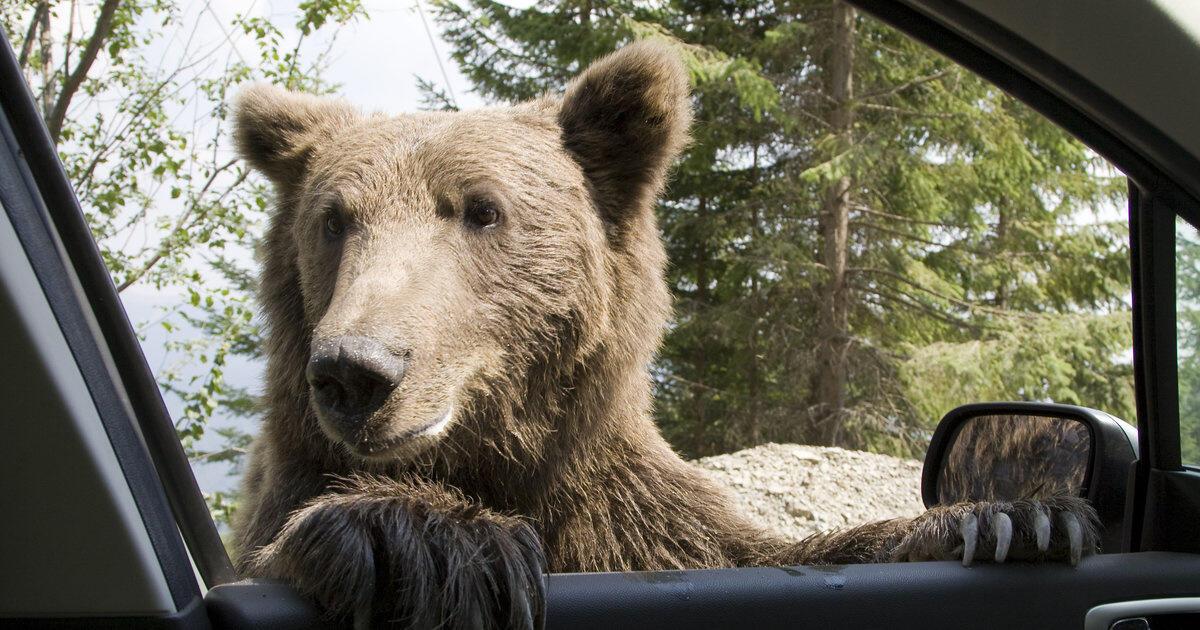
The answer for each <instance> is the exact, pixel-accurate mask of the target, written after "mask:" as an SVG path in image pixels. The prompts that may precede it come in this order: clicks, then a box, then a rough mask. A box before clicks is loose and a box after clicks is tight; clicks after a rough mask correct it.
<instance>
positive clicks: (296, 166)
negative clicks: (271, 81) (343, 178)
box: [233, 84, 359, 189]
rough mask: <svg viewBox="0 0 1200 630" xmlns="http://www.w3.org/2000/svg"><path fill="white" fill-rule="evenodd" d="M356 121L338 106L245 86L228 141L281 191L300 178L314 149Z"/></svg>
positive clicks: (347, 109) (349, 111)
mask: <svg viewBox="0 0 1200 630" xmlns="http://www.w3.org/2000/svg"><path fill="white" fill-rule="evenodd" d="M358 116H359V115H358V113H357V112H356V111H355V110H354V108H353V107H351V106H350V105H348V104H346V103H344V102H342V101H338V100H335V99H329V98H321V97H318V96H313V95H311V94H299V93H296V92H289V91H287V90H284V89H282V88H278V87H275V86H272V85H267V84H256V85H251V86H249V87H247V88H244V89H243V90H242V91H241V92H240V93H239V94H238V96H237V99H236V100H235V102H234V107H233V129H234V141H235V143H236V144H237V149H238V153H240V154H241V156H242V157H243V158H245V159H246V161H248V162H249V163H250V165H251V166H252V167H254V168H255V169H257V170H258V171H260V172H262V173H263V174H264V175H266V176H267V177H268V178H269V179H270V180H271V181H272V183H274V184H275V185H276V186H277V187H278V188H280V189H287V188H289V187H291V186H294V185H295V183H296V182H298V181H300V178H301V177H302V176H303V175H304V170H305V168H306V167H307V164H308V159H309V157H310V156H311V155H312V152H313V150H314V148H315V147H316V146H317V145H318V144H319V143H320V142H322V141H323V140H326V139H329V138H332V137H333V136H334V134H335V133H336V131H337V130H338V129H339V128H342V127H345V126H347V125H349V124H350V123H351V122H353V121H354V120H355V119H357V118H358Z"/></svg>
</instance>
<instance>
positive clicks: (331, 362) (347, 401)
mask: <svg viewBox="0 0 1200 630" xmlns="http://www.w3.org/2000/svg"><path fill="white" fill-rule="evenodd" d="M407 367H408V360H407V356H405V355H397V354H396V353H394V352H392V351H391V350H390V349H389V348H388V347H387V346H385V345H383V344H382V343H380V342H379V341H376V340H374V339H372V338H370V337H363V336H357V335H348V336H343V337H334V338H332V339H320V340H317V341H315V342H313V345H312V355H311V356H310V357H309V360H308V369H307V370H306V373H305V376H307V378H308V384H309V385H310V386H311V387H312V390H313V398H315V399H316V402H317V405H318V406H319V407H320V408H321V411H322V412H323V413H324V415H325V416H326V417H327V418H328V419H330V420H333V421H334V423H335V424H338V425H340V426H339V428H340V429H343V430H353V429H357V428H359V427H360V426H361V425H362V424H363V423H364V422H365V420H366V419H367V417H368V416H369V415H370V414H371V412H373V411H375V410H376V409H379V408H380V407H382V406H383V403H384V401H386V400H387V397H388V395H389V394H391V393H392V391H393V390H395V389H396V387H397V386H398V385H400V381H402V380H403V379H404V371H405V369H406V368H407Z"/></svg>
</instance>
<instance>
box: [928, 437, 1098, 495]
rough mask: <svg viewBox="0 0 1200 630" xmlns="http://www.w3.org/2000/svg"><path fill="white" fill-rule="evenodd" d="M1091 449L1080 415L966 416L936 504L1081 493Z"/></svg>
mask: <svg viewBox="0 0 1200 630" xmlns="http://www.w3.org/2000/svg"><path fill="white" fill-rule="evenodd" d="M1091 454H1092V440H1091V433H1090V432H1089V431H1088V428H1087V425H1086V424H1084V423H1082V422H1079V421H1078V420H1073V419H1071V418H1055V417H1045V416H1026V415H990V416H976V417H974V418H968V419H966V420H964V421H963V423H962V424H961V425H960V426H959V428H958V433H957V434H956V435H955V437H954V439H953V441H952V442H951V445H950V448H949V449H948V450H947V452H946V454H945V456H944V457H943V458H942V465H941V470H940V471H939V474H938V478H937V486H938V488H937V491H938V503H939V504H942V505H948V504H950V503H956V502H958V501H998V500H1014V499H1037V498H1043V497H1049V496H1062V495H1071V496H1081V495H1082V494H1083V491H1084V482H1085V481H1086V480H1085V476H1086V473H1087V469H1088V462H1089V461H1090V459H1091Z"/></svg>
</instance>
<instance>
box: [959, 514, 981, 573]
mask: <svg viewBox="0 0 1200 630" xmlns="http://www.w3.org/2000/svg"><path fill="white" fill-rule="evenodd" d="M958 533H959V535H961V536H962V539H963V556H962V563H963V566H964V567H969V566H971V562H972V561H974V560H975V545H976V543H978V542H979V519H977V518H975V515H974V514H967V515H966V516H963V519H962V522H961V523H959V524H958Z"/></svg>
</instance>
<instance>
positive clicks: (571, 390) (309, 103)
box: [235, 43, 1095, 627]
mask: <svg viewBox="0 0 1200 630" xmlns="http://www.w3.org/2000/svg"><path fill="white" fill-rule="evenodd" d="M690 111H691V110H690V95H689V79H688V75H687V72H686V71H685V69H684V68H683V66H682V64H681V63H680V61H679V60H678V58H677V57H676V56H675V55H674V54H673V52H672V51H671V49H670V48H668V47H667V46H665V45H661V44H652V43H638V44H633V45H630V46H627V47H625V48H623V49H622V50H620V51H619V52H617V53H615V54H613V55H610V56H609V57H606V58H604V59H601V60H599V61H597V62H596V63H594V64H593V65H592V66H590V67H589V68H588V69H587V70H586V71H584V72H583V73H582V75H581V76H579V77H578V78H577V79H575V80H574V81H573V82H572V83H571V84H570V85H569V86H568V88H567V89H566V92H565V94H563V95H562V96H561V97H545V98H542V99H539V100H535V101H532V102H527V103H523V104H519V105H516V106H511V107H498V108H492V109H484V110H480V111H473V112H466V113H459V112H431V113H419V114H411V115H403V116H396V117H388V116H383V115H377V114H372V115H366V114H362V113H360V112H358V111H357V110H355V109H354V108H353V107H351V106H350V105H348V104H346V103H344V102H341V101H338V100H334V99H326V98H318V97H314V96H308V95H301V94H293V93H288V92H285V91H283V90H279V89H276V88H271V87H267V86H255V87H251V88H248V89H246V90H245V91H244V92H243V93H242V94H241V95H240V98H239V99H238V101H237V104H236V110H235V123H236V139H237V143H238V146H239V149H240V151H241V154H242V155H243V156H244V157H245V159H247V160H248V161H249V163H250V164H251V165H252V166H253V167H254V168H255V169H257V170H258V171H260V172H261V173H263V174H264V175H266V177H267V178H269V179H270V181H271V182H272V183H273V184H274V187H275V189H276V193H277V197H278V198H277V203H276V209H275V210H274V212H273V215H272V217H271V221H270V225H269V229H268V232H267V234H266V237H265V241H264V243H263V247H262V253H261V256H262V265H263V269H262V275H261V286H260V300H261V302H262V305H263V308H264V310H265V320H266V325H267V335H266V339H265V353H266V357H267V377H266V383H267V384H266V393H265V404H266V416H265V419H264V421H263V425H262V430H261V434H260V435H259V436H258V438H257V439H256V441H255V443H254V446H253V449H252V453H251V457H250V464H249V468H248V471H247V474H246V477H245V480H244V494H243V503H242V505H241V507H240V508H239V511H238V515H237V520H236V523H235V536H236V547H237V551H238V555H239V565H240V569H241V571H242V572H243V574H244V575H248V576H264V577H272V578H279V579H283V580H286V581H288V582H290V583H291V584H293V585H295V586H296V587H297V588H298V589H300V590H301V591H302V592H304V593H305V594H307V595H308V596H309V597H311V598H313V599H314V600H315V601H316V602H318V603H319V604H320V605H322V606H323V607H324V608H325V609H326V610H327V611H328V613H329V615H330V617H331V618H333V619H340V620H344V621H349V620H354V621H355V622H356V623H357V624H360V625H361V624H369V623H378V622H382V621H387V620H391V621H400V622H403V623H407V624H410V625H414V626H417V627H431V626H434V625H437V624H441V626H440V627H460V626H478V625H484V626H491V625H495V626H501V625H504V626H511V627H531V626H539V625H540V624H541V623H542V620H543V610H544V577H543V576H544V573H546V572H564V571H570V572H578V571H625V570H659V569H690V568H714V567H735V566H756V565H794V564H819V563H853V562H873V561H893V560H908V559H924V558H948V557H961V556H962V554H963V535H962V532H963V531H965V530H964V528H963V526H962V523H963V522H965V521H967V520H971V521H973V522H975V523H976V525H978V531H979V536H978V548H979V549H980V550H981V551H984V550H987V552H988V553H991V550H993V549H994V548H995V547H996V546H997V545H996V538H995V536H993V535H992V534H991V533H990V532H992V529H993V528H990V527H989V526H988V525H987V524H988V523H989V522H992V521H997V522H998V521H1000V520H1004V519H1009V520H1011V521H1012V522H1014V523H1015V526H1016V529H1017V531H1018V532H1029V531H1032V528H1034V527H1035V521H1036V520H1037V517H1038V516H1039V515H1043V514H1049V515H1050V516H1052V517H1054V516H1055V515H1063V516H1064V518H1066V517H1070V516H1071V515H1079V519H1080V521H1081V522H1082V525H1083V528H1082V532H1083V534H1084V536H1085V537H1086V540H1085V541H1084V542H1085V546H1086V547H1089V548H1090V546H1091V545H1092V544H1094V539H1095V537H1094V533H1093V531H1092V527H1091V523H1092V521H1091V520H1090V519H1089V516H1088V515H1089V512H1088V511H1087V507H1086V506H1085V505H1082V504H1081V503H1080V502H1078V501H1073V500H1071V499H1069V498H1062V499H1047V500H1043V501H1042V502H1040V503H1028V502H1026V503H1020V502H1018V503H1016V504H1011V503H1010V504H1003V505H1001V504H990V503H987V504H985V503H980V504H963V505H959V506H949V507H945V508H936V509H934V510H931V511H930V512H929V513H928V514H926V515H924V516H922V517H919V518H917V519H914V520H911V521H910V520H895V521H887V522H884V523H876V524H872V525H867V526H863V527H860V528H856V529H853V530H848V531H845V532H840V533H833V534H828V535H822V536H818V537H814V538H810V539H808V540H805V541H800V542H795V541H783V540H778V539H775V538H773V537H771V536H769V535H767V534H765V533H763V532H762V531H761V530H759V529H758V528H756V527H755V526H753V525H752V524H751V523H750V522H748V521H747V520H746V519H745V518H744V517H743V516H741V515H740V514H738V513H736V512H735V510H734V509H733V508H732V507H731V502H730V501H729V500H728V499H727V498H726V496H725V494H724V493H723V491H722V490H721V489H719V488H718V487H717V486H716V485H715V484H714V483H713V482H712V481H711V480H709V479H708V478H707V477H706V476H705V475H704V474H703V473H702V472H700V471H699V470H698V469H696V468H694V467H692V466H691V465H690V464H688V463H686V462H684V461H683V460H681V459H680V458H679V457H678V456H677V455H676V453H675V452H673V451H672V449H671V448H670V446H669V445H668V444H667V443H666V441H665V440H664V439H663V437H662V436H661V434H660V433H659V431H658V429H657V428H656V427H655V425H654V422H653V420H652V417H651V406H652V393H653V392H652V383H651V378H650V370H649V367H650V365H651V364H652V361H653V359H654V356H655V352H656V351H657V349H658V347H659V344H660V342H661V339H662V336H663V333H664V330H665V327H666V324H667V322H668V319H669V316H670V294H669V290H668V287H667V284H666V282H665V279H664V268H665V266H666V264H667V260H666V255H665V252H664V248H663V245H662V242H661V240H660V235H659V232H658V228H657V225H656V220H655V216H654V202H655V199H656V197H657V195H658V194H659V193H660V191H661V190H662V188H663V186H664V182H665V179H666V177H667V173H668V170H669V167H670V165H671V162H672V161H673V159H674V158H675V157H676V156H677V155H678V154H679V152H680V151H681V150H682V149H683V147H684V146H685V145H686V143H687V141H688V127H689V123H690V117H691V114H690ZM346 339H368V340H369V341H370V343H371V344H374V345H373V346H372V348H375V349H373V350H371V351H369V352H368V351H362V352H361V353H359V354H355V353H356V352H358V351H351V350H347V349H346V348H348V347H349V346H348V345H346V344H347V343H349V342H346V341H345V340H346ZM355 343H357V342H355ZM329 344H333V345H332V346H330V345H329ZM338 344H342V345H340V346H339V345H338ZM327 347H335V348H341V350H340V351H334V358H333V359H330V360H331V361H334V362H335V363H336V362H338V361H358V362H359V363H362V362H364V361H365V362H367V363H370V362H371V361H374V360H375V359H372V358H371V357H370V356H367V355H371V356H376V355H379V356H383V355H386V356H384V357H383V358H382V359H380V360H383V361H386V362H388V365H390V366H393V367H392V368H388V369H389V370H390V372H389V374H391V375H392V376H389V377H388V378H389V379H390V380H389V385H388V387H392V386H394V387H395V389H394V390H387V389H386V388H385V390H383V391H385V393H386V392H387V391H390V393H387V394H386V396H383V397H379V396H376V397H375V398H373V399H372V401H373V402H371V404H370V405H367V406H366V407H363V408H362V409H360V407H362V406H361V405H359V406H356V407H354V410H353V411H354V412H353V413H352V414H349V415H347V414H343V413H341V412H340V411H337V405H338V404H341V403H336V404H334V403H331V404H329V405H325V406H322V405H323V403H320V402H319V396H316V395H315V394H314V386H315V385H314V383H315V382H316V381H314V380H313V379H312V372H311V369H310V366H309V364H310V361H313V362H315V361H316V360H317V359H316V358H314V357H315V356H316V354H317V353H318V350H317V349H318V348H327ZM338 352H341V354H338ZM372 353H374V354H372ZM380 353H381V354H380ZM347 357H348V358H347ZM376 358H378V356H376ZM371 365H375V364H374V363H372V364H371ZM339 378H340V377H339ZM342 385H346V387H355V386H356V385H355V384H354V383H343V382H341V381H339V382H338V383H337V384H336V387H334V388H333V389H331V390H329V391H332V392H333V394H330V395H332V396H334V397H335V399H336V400H338V401H344V400H345V399H343V398H338V396H342V395H348V394H345V391H343V390H342V389H338V387H341V386H342ZM317 387H318V389H317V390H316V392H317V394H320V393H321V392H322V391H324V390H322V389H321V388H322V387H325V385H319V386H317ZM372 387H374V386H372ZM375 391H376V390H374V389H370V390H368V393H371V392H375ZM372 395H374V394H372ZM363 400H366V399H365V398H364V399H363ZM347 413H349V412H347ZM339 414H340V415H339ZM1002 512H1003V513H1005V514H1007V515H1008V516H995V515H997V514H1001V513H1002ZM1068 520H1069V518H1068ZM1056 522H1057V521H1056ZM1072 531H1074V530H1072ZM1072 535H1074V534H1072V533H1071V532H1070V531H1066V530H1063V529H1062V528H1058V529H1056V530H1055V533H1054V536H1053V538H1052V540H1050V541H1049V544H1048V545H1047V544H1042V545H1041V546H1040V549H1039V548H1035V543H1034V542H1033V539H1032V538H1031V537H1029V536H1026V537H1024V538H1022V537H1021V536H1016V537H1014V542H1013V543H1012V551H1011V553H1010V554H1009V555H1010V556H1012V557H1028V558H1034V557H1047V556H1050V557H1060V558H1061V557H1064V556H1065V555H1066V554H1067V553H1068V549H1069V547H1070V546H1071V541H1070V540H1068V538H1070V536H1072ZM1076 538H1078V537H1077V536H1076ZM1026 539H1028V540H1026ZM1075 542H1078V541H1077V540H1076V541H1075ZM969 546H970V544H968V547H969ZM970 557H971V554H970V553H969V552H968V554H967V559H968V560H970Z"/></svg>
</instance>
